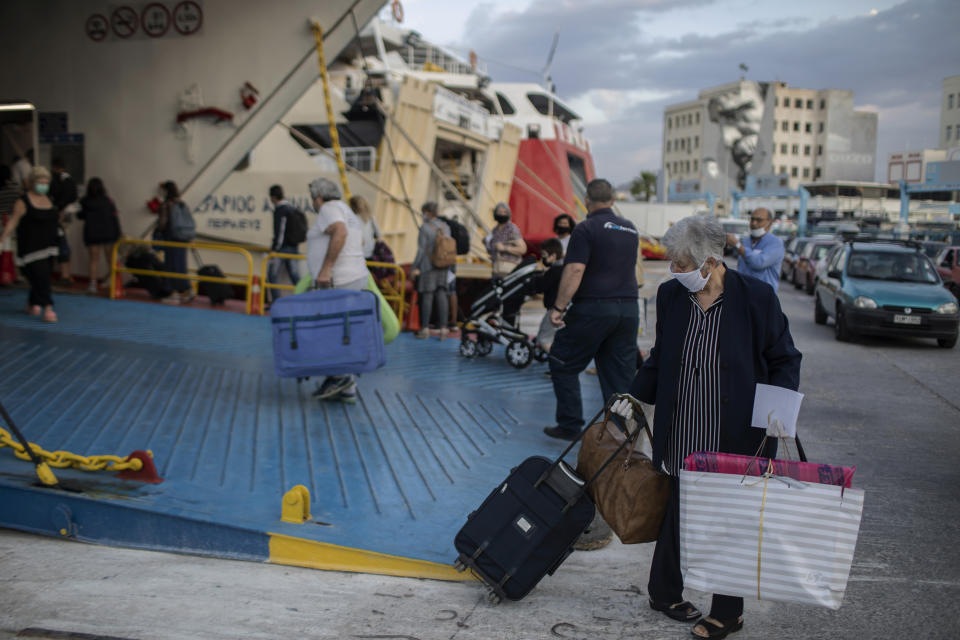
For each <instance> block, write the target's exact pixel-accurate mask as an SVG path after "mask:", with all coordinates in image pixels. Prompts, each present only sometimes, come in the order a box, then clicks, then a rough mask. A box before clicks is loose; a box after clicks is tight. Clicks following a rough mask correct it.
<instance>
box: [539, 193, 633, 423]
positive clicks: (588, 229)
mask: <svg viewBox="0 0 960 640" xmlns="http://www.w3.org/2000/svg"><path fill="white" fill-rule="evenodd" d="M613 197H614V196H613V187H612V186H611V185H610V183H609V182H607V181H606V180H592V181H590V184H588V185H587V201H586V205H587V209H588V211H589V212H590V213H589V214H588V215H587V219H586V220H585V221H583V222H582V223H580V224H578V225H577V226H576V227H574V229H573V233H572V234H571V236H570V244H569V245H568V246H567V257H566V261H565V262H564V267H563V275H562V276H561V277H560V286H559V289H558V291H557V299H556V301H555V302H554V305H553V308H552V309H551V310H550V321H551V322H552V323H553V325H554V326H555V327H560V330H559V331H557V335H556V338H555V339H554V342H553V346H552V347H551V349H550V377H551V379H552V380H553V390H554V394H555V395H556V398H557V412H556V418H557V423H556V425H555V426H551V427H546V428H545V429H544V432H545V433H546V434H547V435H548V436H550V437H553V438H559V439H562V440H573V439H575V438H576V437H577V436H578V434H579V433H580V429H581V428H582V427H583V423H584V420H583V405H582V400H581V396H580V378H579V376H580V372H582V371H583V370H584V369H586V368H587V365H588V364H590V361H591V360H596V363H597V375H598V376H599V378H600V389H601V391H602V392H603V397H604V400H606V399H608V398H609V397H610V395H611V394H613V393H626V391H627V389H628V388H629V387H630V382H631V381H632V379H633V376H634V375H635V374H636V370H637V328H638V325H639V309H638V306H637V296H638V289H637V276H636V264H637V244H638V242H639V239H640V238H639V235H638V234H637V230H636V228H635V227H634V226H633V223H631V222H630V221H628V220H625V219H623V218H621V217H619V216H618V215H616V214H615V213H614V212H613V209H612V207H613Z"/></svg>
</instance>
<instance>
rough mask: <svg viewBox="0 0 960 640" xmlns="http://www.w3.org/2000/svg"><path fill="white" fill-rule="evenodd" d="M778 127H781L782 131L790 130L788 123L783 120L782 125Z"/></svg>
mask: <svg viewBox="0 0 960 640" xmlns="http://www.w3.org/2000/svg"><path fill="white" fill-rule="evenodd" d="M780 128H781V129H783V130H784V131H790V123H789V122H787V121H786V120H784V121H783V126H781V127H780Z"/></svg>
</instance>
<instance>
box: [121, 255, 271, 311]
mask: <svg viewBox="0 0 960 640" xmlns="http://www.w3.org/2000/svg"><path fill="white" fill-rule="evenodd" d="M123 245H134V246H146V247H182V248H184V249H194V250H196V251H219V252H224V253H235V254H237V255H240V256H241V257H242V258H243V259H244V260H245V261H246V263H247V272H246V273H228V274H224V276H223V277H222V278H221V277H218V276H201V275H199V274H198V273H196V272H195V271H189V272H187V273H177V272H173V271H154V270H151V269H134V268H132V267H127V266H126V265H122V264H120V262H119V260H118V259H117V256H118V255H119V252H120V247H121V246H123ZM120 273H131V274H133V275H136V276H154V277H157V278H172V279H176V280H190V281H191V285H190V286H191V287H193V286H194V285H193V282H222V283H224V284H229V285H240V286H242V287H244V288H245V289H246V295H245V298H244V300H245V303H246V313H248V314H249V313H250V312H251V309H252V308H253V303H252V301H253V289H254V287H253V285H254V282H253V275H254V272H253V256H252V255H250V252H249V251H247V250H246V249H244V248H242V247H237V246H235V245H229V244H221V243H217V242H174V241H172V240H145V239H140V238H120V239H119V240H117V242H116V243H114V245H113V251H112V252H111V255H110V298H111V299H116V298H118V297H121V296H122V295H123V286H122V284H121V283H120V278H119V274H120Z"/></svg>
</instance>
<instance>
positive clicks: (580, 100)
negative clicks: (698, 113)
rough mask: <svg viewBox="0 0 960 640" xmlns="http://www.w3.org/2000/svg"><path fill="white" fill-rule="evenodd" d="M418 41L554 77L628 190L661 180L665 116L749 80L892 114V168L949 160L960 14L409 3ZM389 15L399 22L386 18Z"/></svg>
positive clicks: (940, 8)
mask: <svg viewBox="0 0 960 640" xmlns="http://www.w3.org/2000/svg"><path fill="white" fill-rule="evenodd" d="M403 8H404V14H405V22H404V25H403V26H405V27H409V28H413V29H416V30H417V31H419V32H420V33H421V34H422V35H423V36H424V37H425V38H426V39H427V40H430V41H432V42H436V43H439V44H444V45H448V46H450V47H451V48H452V49H453V50H455V51H457V52H459V53H462V54H463V55H464V57H466V55H467V52H468V51H469V50H471V49H473V50H474V51H476V52H477V54H478V56H479V57H480V60H481V61H482V62H484V63H485V64H486V65H487V69H488V73H489V74H490V75H491V76H492V77H493V78H494V79H495V80H498V81H510V80H524V81H531V80H532V81H537V80H538V79H539V77H540V75H539V71H540V70H542V68H543V66H544V63H545V62H546V58H547V53H548V52H549V49H550V44H551V42H552V39H553V35H554V33H559V34H560V38H559V47H558V49H557V53H556V56H555V58H554V61H553V66H552V69H551V75H552V77H553V80H554V82H555V83H556V85H557V92H558V93H559V95H560V97H561V98H562V99H563V100H564V101H566V102H568V103H569V104H570V105H571V106H572V107H574V108H575V109H576V110H577V111H579V112H580V114H581V115H582V116H583V117H584V126H585V134H586V135H587V137H588V139H589V140H590V143H591V146H592V149H593V152H594V160H595V163H596V165H597V172H598V174H599V175H601V176H605V177H609V178H611V179H612V180H613V181H614V182H616V183H622V182H625V181H627V180H629V179H630V178H631V177H633V176H635V175H637V174H638V173H639V172H640V171H642V170H646V169H657V168H659V166H660V141H661V138H662V122H663V108H664V106H665V105H668V104H673V103H676V102H683V101H686V100H692V99H695V98H696V96H697V92H698V91H699V90H700V89H703V88H707V87H711V86H715V85H719V84H724V83H727V82H731V81H734V80H736V79H737V78H739V77H740V75H741V72H740V70H739V68H738V66H739V64H740V63H744V64H746V65H747V66H748V67H749V71H748V72H747V74H746V77H747V78H748V79H751V80H759V81H774V80H779V81H783V82H786V83H788V84H789V85H790V86H793V87H801V88H809V89H827V88H836V89H852V90H853V91H854V100H855V105H856V108H858V109H865V110H872V111H876V112H878V113H879V121H880V124H879V127H880V128H879V132H878V145H877V159H878V162H877V177H878V178H880V177H881V176H884V175H885V174H886V157H887V154H888V153H890V152H895V151H903V150H904V149H920V148H931V147H936V145H937V141H938V136H937V130H938V128H939V124H940V99H941V93H942V81H943V79H944V78H945V77H947V76H952V75H960V37H958V35H957V25H960V1H958V0H906V1H895V0H840V1H837V0H805V2H785V1H782V0H579V1H573V0H513V1H505V0H486V1H480V2H457V1H452V0H403ZM387 15H388V13H386V12H385V14H384V16H385V17H386V16H387Z"/></svg>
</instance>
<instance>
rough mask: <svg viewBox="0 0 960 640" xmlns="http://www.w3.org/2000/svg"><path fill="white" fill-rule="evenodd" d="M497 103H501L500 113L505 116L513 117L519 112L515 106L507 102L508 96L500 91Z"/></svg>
mask: <svg viewBox="0 0 960 640" xmlns="http://www.w3.org/2000/svg"><path fill="white" fill-rule="evenodd" d="M497 102H499V103H500V111H502V112H503V115H505V116H512V115H513V114H515V113H516V112H517V110H516V109H514V107H513V104H512V103H511V102H510V101H509V100H507V96H505V95H503V94H502V93H500V92H499V91H497Z"/></svg>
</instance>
